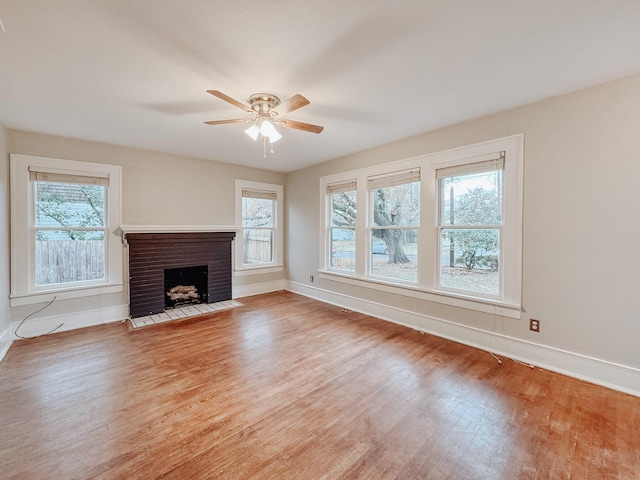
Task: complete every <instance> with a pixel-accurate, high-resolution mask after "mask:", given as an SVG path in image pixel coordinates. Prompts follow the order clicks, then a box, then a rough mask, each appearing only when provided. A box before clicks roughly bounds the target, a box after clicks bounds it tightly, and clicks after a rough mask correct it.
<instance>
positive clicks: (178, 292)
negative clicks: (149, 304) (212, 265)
mask: <svg viewBox="0 0 640 480" xmlns="http://www.w3.org/2000/svg"><path fill="white" fill-rule="evenodd" d="M208 270H209V269H208V267H207V265H200V266H197V267H183V268H167V269H165V271H164V292H165V297H164V306H165V309H171V308H176V307H180V306H182V305H189V304H194V303H209V301H208V299H209V292H208V291H207V279H208V275H209V273H208Z"/></svg>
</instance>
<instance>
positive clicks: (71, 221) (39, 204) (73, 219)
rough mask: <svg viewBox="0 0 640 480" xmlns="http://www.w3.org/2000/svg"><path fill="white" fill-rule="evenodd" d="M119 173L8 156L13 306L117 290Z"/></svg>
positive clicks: (110, 167) (97, 166)
mask: <svg viewBox="0 0 640 480" xmlns="http://www.w3.org/2000/svg"><path fill="white" fill-rule="evenodd" d="M120 172H121V169H120V167H118V166H113V165H102V164H95V163H88V162H77V161H68V160H58V159H49V158H42V157H31V156H26V155H11V177H12V181H13V186H14V188H13V189H12V212H11V213H12V218H11V225H12V252H11V253H12V256H11V258H12V288H11V299H12V305H20V304H26V303H32V302H36V301H41V298H42V295H45V294H50V293H56V292H64V294H61V293H59V294H58V296H60V297H61V298H72V297H75V296H86V295H91V294H101V293H110V292H112V291H121V290H122V243H121V241H120V238H119V236H118V234H117V227H118V226H119V225H120V223H121V219H120V210H121V209H120V188H121V187H120V182H121V179H120ZM105 287H106V288H105Z"/></svg>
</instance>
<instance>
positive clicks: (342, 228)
mask: <svg viewBox="0 0 640 480" xmlns="http://www.w3.org/2000/svg"><path fill="white" fill-rule="evenodd" d="M356 193H357V192H356V183H355V182H345V183H341V184H338V185H329V186H328V187H327V197H328V202H329V209H330V210H329V211H330V222H329V228H328V230H329V231H328V237H329V242H328V246H329V251H328V258H329V267H330V268H333V269H336V270H343V271H347V272H355V270H356V218H357V213H358V206H357V195H356Z"/></svg>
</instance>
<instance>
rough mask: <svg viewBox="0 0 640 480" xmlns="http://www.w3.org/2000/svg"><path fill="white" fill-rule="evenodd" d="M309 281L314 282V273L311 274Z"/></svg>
mask: <svg viewBox="0 0 640 480" xmlns="http://www.w3.org/2000/svg"><path fill="white" fill-rule="evenodd" d="M309 281H310V282H311V283H313V275H309Z"/></svg>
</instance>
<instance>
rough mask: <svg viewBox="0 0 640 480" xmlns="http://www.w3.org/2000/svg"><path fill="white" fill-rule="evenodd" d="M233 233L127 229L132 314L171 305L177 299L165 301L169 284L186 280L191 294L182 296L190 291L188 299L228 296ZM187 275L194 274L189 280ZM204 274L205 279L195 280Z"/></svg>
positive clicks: (216, 299)
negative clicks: (134, 230)
mask: <svg viewBox="0 0 640 480" xmlns="http://www.w3.org/2000/svg"><path fill="white" fill-rule="evenodd" d="M234 237H235V232H194V233H191V232H188V233H128V234H127V235H126V241H127V243H128V245H129V315H130V316H131V318H138V317H144V316H147V315H153V314H156V313H161V312H164V311H165V309H166V308H170V307H171V306H173V305H174V304H175V303H167V295H168V290H169V289H171V288H172V287H171V285H173V284H175V285H177V286H184V285H182V284H183V283H186V284H190V285H189V288H190V289H191V290H190V292H192V293H189V294H188V295H185V297H186V296H190V297H191V300H190V301H191V302H199V303H215V302H220V301H223V300H231V298H232V293H231V286H232V285H231V274H232V264H231V246H232V242H233V239H234ZM193 272H198V273H193ZM189 275H192V276H193V275H195V277H194V278H193V279H189V280H187V277H188V276H189ZM202 276H204V279H202V280H199V278H200V277H202ZM167 278H170V279H172V280H167ZM183 280H184V281H183ZM171 282H173V283H171ZM191 284H192V285H191ZM194 288H195V292H194ZM186 291H188V290H187V289H185V292H186ZM196 292H197V293H196Z"/></svg>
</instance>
